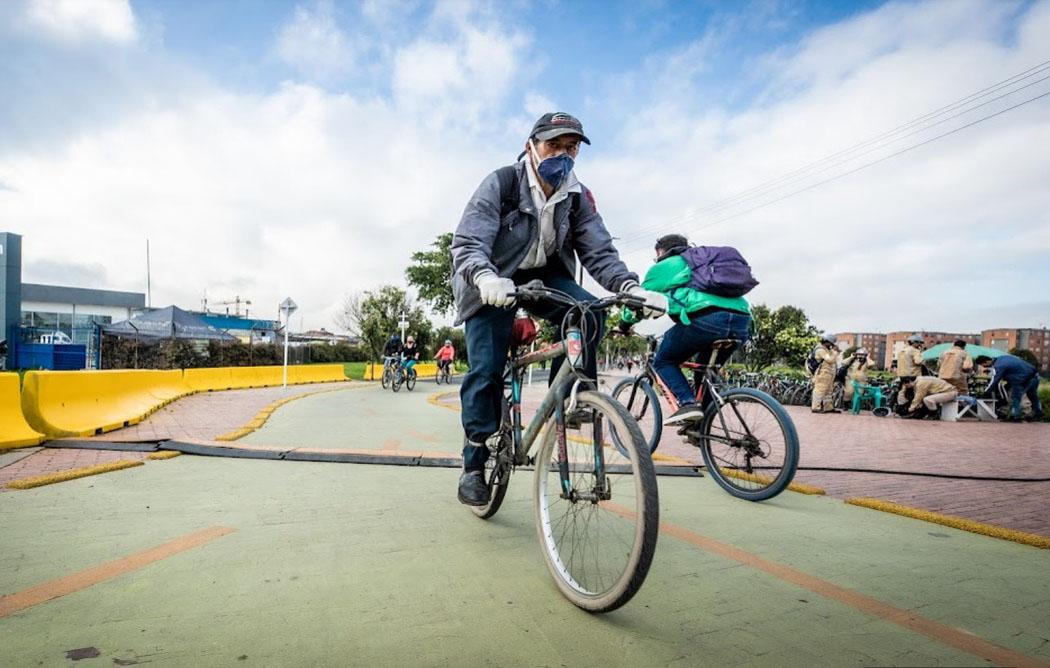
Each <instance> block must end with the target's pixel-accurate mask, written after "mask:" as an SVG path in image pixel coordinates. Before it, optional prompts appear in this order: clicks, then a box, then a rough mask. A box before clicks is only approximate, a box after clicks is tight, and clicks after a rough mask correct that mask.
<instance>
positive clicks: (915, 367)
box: [897, 334, 923, 378]
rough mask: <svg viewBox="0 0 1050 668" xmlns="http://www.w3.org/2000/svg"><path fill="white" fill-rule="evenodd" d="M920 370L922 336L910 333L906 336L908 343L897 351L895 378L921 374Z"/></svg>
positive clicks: (921, 369)
mask: <svg viewBox="0 0 1050 668" xmlns="http://www.w3.org/2000/svg"><path fill="white" fill-rule="evenodd" d="M922 372H923V367H922V337H921V336H919V335H918V334H912V335H911V336H909V337H908V345H906V346H904V347H903V348H901V350H900V352H898V353H897V378H904V377H906V376H921V375H923V374H922Z"/></svg>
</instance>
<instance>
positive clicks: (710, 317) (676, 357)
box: [653, 311, 751, 406]
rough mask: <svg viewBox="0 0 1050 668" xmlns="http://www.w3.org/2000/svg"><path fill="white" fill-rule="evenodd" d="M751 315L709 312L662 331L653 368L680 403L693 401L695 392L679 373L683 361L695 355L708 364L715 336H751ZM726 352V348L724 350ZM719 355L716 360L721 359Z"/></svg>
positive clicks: (732, 337) (684, 403)
mask: <svg viewBox="0 0 1050 668" xmlns="http://www.w3.org/2000/svg"><path fill="white" fill-rule="evenodd" d="M750 324H751V316H749V315H747V314H746V313H737V312H735V311H710V312H708V313H706V314H704V315H701V316H699V317H696V318H691V319H690V322H689V324H688V325H683V324H680V323H679V324H676V325H675V326H674V327H672V328H671V329H669V330H667V332H666V333H665V334H664V340H663V342H662V343H661V344H660V348H659V349H658V350H657V351H656V356H655V357H654V358H653V369H655V370H656V373H657V374H659V376H660V379H661V380H663V381H664V383H665V384H666V385H667V387H668V389H670V390H671V393H672V394H674V397H675V399H676V400H677V401H678V404H679V405H680V406H685V405H686V404H695V403H696V394H695V393H694V390H693V389H692V388H690V387H689V381H687V380H686V378H685V374H683V373H682V369H681V365H682V363H683V362H686V361H688V360H689V358H694V359H695V361H696V362H698V363H701V364H707V363H708V362H709V361H711V344H712V343H714V342H715V341H717V340H718V339H739V340H740V342H741V343H743V342H744V341H747V340H748V339H749V338H751V333H750V330H749V329H748V327H749V325H750ZM727 352H728V351H727ZM728 356H729V355H728V354H725V353H723V354H721V355H719V360H718V361H719V362H720V363H721V362H724V361H725V359H722V358H723V357H725V358H728Z"/></svg>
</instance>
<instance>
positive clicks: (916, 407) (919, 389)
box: [897, 376, 959, 420]
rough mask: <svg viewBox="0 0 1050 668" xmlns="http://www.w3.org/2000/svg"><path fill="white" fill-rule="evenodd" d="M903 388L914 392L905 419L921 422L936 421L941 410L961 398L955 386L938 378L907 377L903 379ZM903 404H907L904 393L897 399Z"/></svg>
mask: <svg viewBox="0 0 1050 668" xmlns="http://www.w3.org/2000/svg"><path fill="white" fill-rule="evenodd" d="M901 387H902V388H905V389H910V390H913V391H914V396H913V397H912V399H911V403H910V404H909V405H908V412H907V414H906V415H904V417H905V418H910V419H912V420H921V419H923V418H931V419H935V418H937V417H939V415H940V408H941V406H943V405H944V404H946V403H948V402H949V401H955V399H956V397H958V396H959V390H957V389H955V386H954V385H952V384H951V383H949V382H948V381H946V380H944V379H943V378H937V377H936V376H919V377H918V378H916V377H915V376H905V377H903V378H901ZM897 401H898V402H899V403H901V404H903V403H907V401H908V399H907V398H905V396H904V392H903V391H902V392H901V393H900V395H898V397H897Z"/></svg>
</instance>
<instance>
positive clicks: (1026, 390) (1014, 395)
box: [1009, 373, 1043, 419]
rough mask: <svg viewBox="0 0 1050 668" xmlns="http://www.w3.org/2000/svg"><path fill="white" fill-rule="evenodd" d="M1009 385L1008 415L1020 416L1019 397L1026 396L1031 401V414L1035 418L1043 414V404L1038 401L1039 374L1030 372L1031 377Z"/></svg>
mask: <svg viewBox="0 0 1050 668" xmlns="http://www.w3.org/2000/svg"><path fill="white" fill-rule="evenodd" d="M1009 385H1010V417H1014V418H1018V417H1021V397H1024V396H1027V397H1028V401H1030V402H1032V416H1033V417H1035V418H1036V419H1038V418H1041V417H1042V416H1043V406H1042V404H1040V403H1039V374H1037V373H1034V374H1032V377H1031V379H1029V380H1027V381H1025V382H1023V383H1009Z"/></svg>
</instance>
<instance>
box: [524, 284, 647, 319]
mask: <svg viewBox="0 0 1050 668" xmlns="http://www.w3.org/2000/svg"><path fill="white" fill-rule="evenodd" d="M517 288H518V289H517V290H514V291H513V292H510V293H508V294H509V296H511V297H513V298H515V299H520V300H522V301H536V300H540V299H548V300H550V301H553V302H558V303H559V304H563V305H565V306H579V307H584V308H587V309H604V308H608V307H609V306H612V305H614V304H620V305H621V306H626V307H627V308H637V309H646V308H647V309H649V310H652V311H659V312H660V313H663V312H664V310H663V309H660V308H656V307H653V306H646V304H645V299H643V298H641V297H638V296H636V295H632V294H631V293H629V292H618V293H616V294H614V295H610V296H608V297H603V298H601V299H596V300H594V301H592V302H585V301H581V300H578V299H575V298H573V297H570V296H569V295H567V294H565V293H564V292H561V291H559V290H552V289H551V288H548V287H547V286H545V285H544V284H543V282H542V281H539V280H535V281H529V282H528V283H525V284H524V285H519V286H517Z"/></svg>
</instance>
